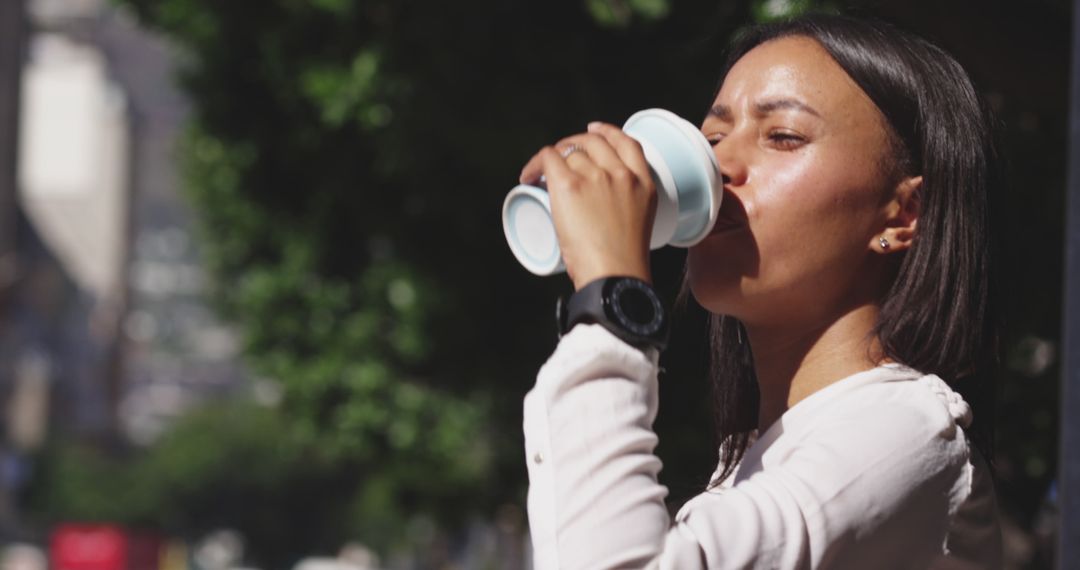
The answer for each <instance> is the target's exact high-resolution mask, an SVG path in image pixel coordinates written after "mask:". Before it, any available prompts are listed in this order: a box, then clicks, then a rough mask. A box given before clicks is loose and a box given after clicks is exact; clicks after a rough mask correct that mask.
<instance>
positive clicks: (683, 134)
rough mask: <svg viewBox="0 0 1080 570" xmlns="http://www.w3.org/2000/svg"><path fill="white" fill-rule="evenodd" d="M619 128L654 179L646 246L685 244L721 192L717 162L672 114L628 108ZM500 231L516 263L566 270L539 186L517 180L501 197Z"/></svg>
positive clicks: (708, 223) (703, 230) (548, 271)
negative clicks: (637, 146) (654, 194)
mask: <svg viewBox="0 0 1080 570" xmlns="http://www.w3.org/2000/svg"><path fill="white" fill-rule="evenodd" d="M623 131H624V132H626V134H628V135H630V136H631V137H633V138H634V139H636V140H637V141H638V142H639V143H641V148H642V150H643V151H644V153H645V160H646V161H647V162H648V163H649V168H650V170H651V171H652V175H653V182H654V183H655V184H656V191H657V204H656V218H655V220H654V222H653V231H652V237H651V239H650V241H649V248H650V249H658V248H660V247H663V246H665V245H673V246H677V247H690V246H692V245H694V244H696V243H698V242H699V241H701V240H702V239H704V238H705V236H707V235H708V234H709V231H711V230H712V227H713V224H714V223H716V215H717V212H718V211H719V210H720V199H721V197H722V196H723V192H722V184H721V177H720V174H719V170H720V167H719V166H718V165H717V163H716V156H715V155H713V152H712V148H711V146H710V145H709V142H708V141H707V140H706V139H705V137H704V136H703V135H702V134H701V132H700V131H699V130H698V128H697V127H696V126H694V125H693V124H692V123H690V122H689V121H687V120H685V119H683V118H681V117H679V116H678V115H676V114H675V113H672V112H670V111H665V110H663V109H647V110H644V111H639V112H637V113H634V115H633V116H631V117H630V118H629V119H627V121H626V123H625V124H623ZM502 216H503V232H504V233H505V234H506V241H507V243H509V244H510V251H512V252H513V254H514V256H515V257H516V258H517V260H518V262H520V263H521V265H523V266H524V267H525V269H528V270H529V271H531V272H533V273H535V274H537V275H553V274H555V273H560V272H562V271H565V270H566V266H565V265H564V264H563V260H562V252H561V251H560V250H559V240H558V238H557V236H556V235H555V224H554V222H553V221H552V218H551V203H550V202H549V200H548V193H547V190H545V189H544V188H543V187H542V186H531V185H528V184H520V185H518V186H516V187H514V189H512V190H510V193H509V194H507V196H506V200H505V201H503V210H502Z"/></svg>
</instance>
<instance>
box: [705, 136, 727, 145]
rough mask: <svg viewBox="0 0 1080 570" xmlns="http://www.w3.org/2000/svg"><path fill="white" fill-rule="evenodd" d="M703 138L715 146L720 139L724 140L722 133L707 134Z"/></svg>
mask: <svg viewBox="0 0 1080 570" xmlns="http://www.w3.org/2000/svg"><path fill="white" fill-rule="evenodd" d="M705 139H706V140H708V141H709V145H710V146H716V145H718V144H720V141H722V140H724V135H709V136H707V137H705Z"/></svg>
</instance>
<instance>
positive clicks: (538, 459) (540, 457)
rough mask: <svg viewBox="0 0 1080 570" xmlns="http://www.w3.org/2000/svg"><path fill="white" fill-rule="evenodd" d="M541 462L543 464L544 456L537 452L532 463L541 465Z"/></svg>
mask: <svg viewBox="0 0 1080 570" xmlns="http://www.w3.org/2000/svg"><path fill="white" fill-rule="evenodd" d="M543 462H544V454H543V453H540V452H539V451H537V452H536V455H533V463H536V464H540V463H543Z"/></svg>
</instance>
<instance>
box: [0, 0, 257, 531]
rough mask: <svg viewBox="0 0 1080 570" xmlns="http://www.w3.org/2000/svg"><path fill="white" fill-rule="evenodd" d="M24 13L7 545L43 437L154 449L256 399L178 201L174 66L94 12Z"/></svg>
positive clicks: (5, 310) (2, 220) (2, 392)
mask: <svg viewBox="0 0 1080 570" xmlns="http://www.w3.org/2000/svg"><path fill="white" fill-rule="evenodd" d="M4 4H5V8H4V10H11V9H13V8H14V7H20V4H19V2H17V1H16V2H6V3H4ZM24 7H25V10H26V18H25V20H24V22H25V25H24V26H21V30H20V29H19V27H18V18H17V17H16V16H15V15H13V14H7V13H2V14H0V20H3V21H4V22H5V23H4V24H0V27H2V28H3V29H0V37H2V38H3V39H0V180H2V181H3V182H0V292H2V293H0V307H2V312H0V404H2V405H3V409H4V422H3V428H4V431H3V434H4V437H3V447H2V453H0V534H4V531H5V523H8V524H7V526H8V527H10V526H11V524H10V521H11V519H12V516H11V513H10V509H5V506H4V505H5V500H4V497H5V496H7V495H8V494H7V493H5V492H3V489H7V490H9V491H10V490H11V489H12V488H17V487H18V485H19V484H20V483H21V481H22V480H25V478H26V477H27V476H28V473H29V469H30V467H31V466H30V465H28V464H27V463H26V460H25V457H27V455H28V453H29V452H31V451H33V450H34V449H36V448H37V447H39V446H40V445H42V443H43V442H44V441H45V440H46V438H48V437H50V436H54V435H62V436H65V437H78V438H88V439H91V440H94V441H99V442H102V443H103V444H108V445H115V444H117V443H120V444H123V443H135V444H148V443H151V442H152V441H153V440H154V439H155V438H156V437H157V436H158V435H159V434H160V433H161V432H162V431H163V430H164V429H165V428H166V427H167V426H168V424H169V422H170V421H171V420H172V419H174V418H176V417H177V416H179V415H180V414H182V413H183V412H184V411H185V410H187V409H188V408H190V407H191V406H193V405H195V404H198V403H200V402H203V401H206V400H207V399H212V398H218V397H234V396H244V395H246V394H248V393H249V391H250V390H249V382H248V381H247V377H246V375H245V373H244V370H243V367H242V366H241V364H240V363H239V359H238V357H237V345H238V343H237V340H236V337H235V334H234V333H233V332H232V331H231V330H230V329H229V328H228V327H226V326H224V325H222V324H221V323H220V322H218V321H217V320H216V319H215V318H214V316H213V314H212V312H211V310H210V308H209V306H208V304H207V300H206V299H205V296H204V290H205V288H204V284H205V277H204V273H203V269H202V266H201V264H200V262H199V253H198V248H197V247H196V245H195V243H194V240H193V238H192V233H193V217H192V214H191V212H190V211H189V210H188V209H187V207H186V206H185V204H184V201H183V200H182V198H181V196H180V181H179V175H178V172H177V167H176V164H175V154H176V153H175V150H174V149H175V145H176V143H177V139H178V138H179V135H180V133H181V130H182V125H183V122H184V120H185V116H186V113H187V105H186V103H185V101H184V99H183V97H182V96H181V95H180V94H179V93H178V91H177V89H176V87H175V86H174V83H173V76H172V73H173V60H174V58H175V54H173V53H172V52H171V51H170V49H169V47H168V46H167V45H165V44H164V43H163V42H162V41H161V40H159V39H158V38H156V37H154V36H153V35H151V34H149V33H147V32H146V31H144V30H141V29H140V28H139V27H138V26H137V24H136V23H135V21H134V20H133V19H132V18H131V17H130V16H129V15H128V14H126V13H125V12H122V11H120V10H119V9H118V8H116V7H114V6H112V5H110V4H108V3H106V2H104V1H102V0H77V1H76V0H28V1H27V2H26V4H25V6H24ZM13 31H18V32H20V34H15V33H14V32H13ZM19 35H21V38H20V37H17V36H19ZM5 62H7V65H6V67H5ZM16 86H18V87H17V88H16ZM5 110H8V111H9V113H8V115H5V114H4V112H5ZM11 115H16V116H15V117H14V118H13V117H12V116H11ZM5 513H6V515H5Z"/></svg>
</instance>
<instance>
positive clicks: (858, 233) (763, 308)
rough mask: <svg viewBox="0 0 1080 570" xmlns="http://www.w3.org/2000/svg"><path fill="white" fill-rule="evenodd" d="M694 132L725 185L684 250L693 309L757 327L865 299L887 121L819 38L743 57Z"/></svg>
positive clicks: (883, 184)
mask: <svg viewBox="0 0 1080 570" xmlns="http://www.w3.org/2000/svg"><path fill="white" fill-rule="evenodd" d="M701 130H702V132H703V133H704V134H705V136H706V137H707V138H708V139H709V140H710V141H711V142H712V143H713V147H714V152H715V154H716V157H717V160H718V162H719V164H720V170H721V173H722V174H723V175H724V177H725V186H724V194H725V195H724V201H723V204H722V207H721V209H720V219H719V221H718V223H717V226H716V229H715V230H714V231H713V233H712V234H711V235H710V236H709V237H708V238H706V239H705V240H704V241H702V242H701V243H700V244H698V245H696V246H694V247H693V248H691V249H690V253H689V280H690V286H691V289H692V290H693V293H694V296H695V297H696V298H697V300H698V302H699V303H701V305H702V306H704V307H705V308H706V309H708V310H710V311H711V312H714V313H722V314H729V315H734V316H736V317H739V318H740V319H742V320H743V321H745V322H748V323H751V322H755V323H763V324H764V323H769V322H774V321H777V320H784V319H792V318H800V317H806V318H814V313H815V312H819V311H822V310H830V309H832V308H835V306H836V305H837V304H842V303H848V302H852V301H853V300H857V299H862V298H865V297H867V296H868V295H869V296H871V297H872V295H874V294H875V293H874V291H875V290H876V289H877V288H878V287H879V285H880V275H878V274H879V273H881V267H880V263H879V260H875V259H874V258H873V253H872V252H871V250H870V244H871V243H872V240H873V239H874V236H875V235H876V234H877V233H878V232H879V231H880V230H881V229H882V224H883V223H884V219H885V214H884V212H883V204H884V203H885V202H886V201H887V199H888V198H889V197H891V195H892V193H891V191H892V188H891V186H890V182H889V179H888V177H887V176H886V175H885V173H884V169H883V168H882V164H883V163H884V162H885V161H883V158H885V157H886V153H887V152H888V149H889V144H888V140H889V139H888V134H887V130H886V127H885V119H884V117H883V116H882V114H881V112H880V111H879V110H878V109H877V107H876V106H875V105H874V104H873V102H872V101H871V100H870V99H869V98H868V97H867V95H866V94H865V93H864V92H863V91H862V90H861V89H860V88H859V87H858V85H856V84H855V83H854V81H853V80H852V79H851V78H850V77H849V76H848V75H847V74H846V73H845V72H844V70H843V69H842V68H841V67H840V66H839V65H838V64H837V63H836V62H835V61H834V60H833V59H832V58H831V57H830V56H829V55H828V53H827V52H826V51H825V50H824V49H823V48H822V47H821V46H820V45H819V44H818V43H817V42H815V41H814V40H811V39H808V38H803V37H790V38H781V39H777V40H773V41H769V42H766V43H763V44H761V45H759V46H757V47H756V48H754V49H753V50H751V51H750V52H748V53H747V54H746V55H745V56H743V57H742V58H741V59H740V60H739V61H738V62H737V63H736V64H735V66H734V67H732V69H731V71H730V72H729V73H728V75H727V76H726V78H725V79H724V84H723V86H722V88H721V89H720V92H719V94H718V96H717V98H716V101H714V103H713V108H712V111H711V112H710V113H709V115H708V117H706V119H705V121H704V123H703V124H702V127H701Z"/></svg>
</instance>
